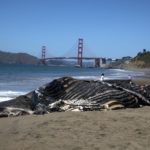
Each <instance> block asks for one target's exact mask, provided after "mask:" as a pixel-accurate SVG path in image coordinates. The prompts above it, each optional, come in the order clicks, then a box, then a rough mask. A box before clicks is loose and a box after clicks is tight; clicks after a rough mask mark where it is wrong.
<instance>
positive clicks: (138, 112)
mask: <svg viewBox="0 0 150 150" xmlns="http://www.w3.org/2000/svg"><path fill="white" fill-rule="evenodd" d="M0 122H1V123H0V149H1V150H42V149H43V150H101V149H103V150H110V149H111V150H112V149H114V150H149V148H150V107H143V108H139V109H124V110H115V111H99V112H98V111H97V112H64V113H50V114H47V115H43V116H42V115H41V116H34V115H31V116H21V117H14V118H2V119H1V120H0Z"/></svg>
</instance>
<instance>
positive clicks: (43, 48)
mask: <svg viewBox="0 0 150 150" xmlns="http://www.w3.org/2000/svg"><path fill="white" fill-rule="evenodd" d="M45 55H46V46H42V58H41V60H42V63H43V64H45Z"/></svg>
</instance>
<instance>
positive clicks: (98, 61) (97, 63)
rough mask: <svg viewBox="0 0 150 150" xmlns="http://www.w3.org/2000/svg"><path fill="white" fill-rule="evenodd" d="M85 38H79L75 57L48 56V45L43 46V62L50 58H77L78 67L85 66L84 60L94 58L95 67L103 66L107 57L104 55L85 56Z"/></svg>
mask: <svg viewBox="0 0 150 150" xmlns="http://www.w3.org/2000/svg"><path fill="white" fill-rule="evenodd" d="M83 48H84V44H83V39H82V38H79V39H78V46H77V56H73V57H46V46H42V50H41V52H42V55H41V63H42V64H46V62H47V61H49V60H52V59H53V60H65V59H66V60H73V59H74V60H77V64H76V67H83V60H93V61H94V67H101V66H102V64H105V63H106V59H105V58H102V57H84V56H83Z"/></svg>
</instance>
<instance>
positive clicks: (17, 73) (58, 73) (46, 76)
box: [0, 65, 144, 101]
mask: <svg viewBox="0 0 150 150" xmlns="http://www.w3.org/2000/svg"><path fill="white" fill-rule="evenodd" d="M101 73H104V74H105V78H106V79H119V78H122V79H127V78H128V75H131V76H132V77H133V78H138V77H140V76H144V73H143V72H134V71H128V70H120V69H100V68H75V67H63V66H61V67H59V66H33V65H0V101H5V100H8V99H11V98H14V97H16V96H18V95H22V94H25V93H28V92H30V91H32V90H34V89H36V88H38V87H39V86H42V85H43V84H46V83H48V82H51V81H52V80H53V79H56V78H59V77H63V76H71V77H75V78H77V79H94V80H99V78H100V75H101Z"/></svg>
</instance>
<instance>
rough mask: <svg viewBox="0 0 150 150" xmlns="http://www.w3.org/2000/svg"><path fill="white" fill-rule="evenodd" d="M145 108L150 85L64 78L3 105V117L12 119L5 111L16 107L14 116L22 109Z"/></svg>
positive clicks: (39, 111)
mask: <svg viewBox="0 0 150 150" xmlns="http://www.w3.org/2000/svg"><path fill="white" fill-rule="evenodd" d="M144 105H150V85H145V86H142V87H141V86H139V85H136V84H134V83H131V82H130V80H107V81H104V82H101V81H94V80H77V79H74V78H71V77H63V78H59V79H55V80H53V81H52V82H50V83H48V84H46V85H44V86H42V87H40V88H38V89H36V90H35V91H32V92H31V93H30V94H27V95H24V96H20V97H18V98H16V99H14V100H11V101H7V102H2V103H0V108H1V109H0V116H3V117H5V116H10V115H9V114H10V113H11V111H6V110H10V109H9V108H10V107H13V108H14V109H15V108H17V109H16V111H15V114H14V116H15V115H16V114H17V113H18V112H20V110H19V109H24V110H27V111H26V112H28V110H31V111H32V113H27V114H45V113H49V112H54V111H87V110H90V111H95V110H105V109H107V110H110V109H122V108H137V107H141V106H144ZM18 108H19V109H18ZM4 110H5V111H4ZM24 110H23V111H24ZM4 112H5V113H4ZM7 114H8V115H7ZM19 114H21V113H19ZM21 115H24V113H22V114H21Z"/></svg>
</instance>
